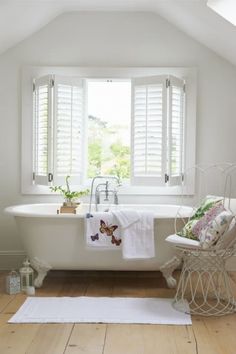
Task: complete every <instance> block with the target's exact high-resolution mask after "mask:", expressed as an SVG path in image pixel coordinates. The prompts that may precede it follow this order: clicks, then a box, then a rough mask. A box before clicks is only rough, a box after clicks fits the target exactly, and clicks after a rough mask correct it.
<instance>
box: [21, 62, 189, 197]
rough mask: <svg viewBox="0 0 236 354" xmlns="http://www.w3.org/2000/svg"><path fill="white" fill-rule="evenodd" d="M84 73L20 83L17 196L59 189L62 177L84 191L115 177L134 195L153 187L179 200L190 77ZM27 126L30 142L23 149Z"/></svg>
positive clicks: (165, 72) (31, 76) (50, 73)
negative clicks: (95, 180) (98, 179)
mask: <svg viewBox="0 0 236 354" xmlns="http://www.w3.org/2000/svg"><path fill="white" fill-rule="evenodd" d="M89 70H90V69H89V68H88V69H86V70H84V73H83V70H82V69H78V71H80V72H79V73H78V72H76V71H77V70H76V69H72V71H73V75H72V73H71V72H69V74H67V73H66V71H68V69H67V70H66V69H65V70H64V71H65V72H63V68H61V69H59V70H56V71H59V72H55V69H54V70H52V69H50V68H48V69H47V70H46V71H47V75H40V71H42V73H44V71H45V69H44V70H37V69H32V70H30V73H29V72H27V74H24V75H23V101H22V109H23V129H22V133H23V135H22V167H23V166H24V165H25V164H26V165H27V168H26V171H25V169H24V171H23V168H22V184H23V186H24V188H23V189H24V190H25V189H27V190H28V191H29V193H32V192H33V190H34V191H35V190H36V189H37V188H38V187H39V188H41V187H40V186H43V185H44V186H47V185H51V184H62V183H64V180H65V176H67V175H70V176H71V177H72V183H74V184H76V185H82V184H85V183H86V181H87V180H88V179H89V178H92V177H94V176H95V175H97V174H116V175H118V176H120V177H121V178H122V179H123V180H126V182H127V185H129V187H130V188H131V190H133V192H134V193H138V194H139V190H140V191H141V190H142V191H143V193H144V189H145V188H149V190H150V188H151V187H156V188H157V190H156V191H155V192H156V193H160V194H179V193H180V189H178V188H177V189H176V187H177V186H180V184H181V181H182V179H183V178H184V176H183V171H184V169H186V168H187V167H189V166H191V165H193V164H194V155H195V98H194V94H195V72H194V71H191V70H190V69H185V70H184V69H182V73H181V70H178V69H164V68H163V69H159V70H158V69H149V70H147V73H146V75H145V76H144V75H143V72H145V69H139V70H138V69H126V70H124V69H123V70H117V69H109V70H108V72H109V74H111V73H113V75H114V76H110V75H109V76H108V75H106V76H105V75H101V76H100V77H99V74H98V73H97V71H96V70H95V69H94V70H95V72H96V75H94V77H93V75H92V74H93V73H92V71H93V70H91V73H90V74H89V75H88V72H89ZM86 71H87V72H86ZM98 71H99V70H98ZM100 71H102V69H101V70H100ZM119 71H120V72H119ZM122 71H123V73H122ZM132 71H133V72H132ZM178 71H179V73H178ZM35 72H37V74H35ZM105 72H106V70H105ZM108 72H107V74H108ZM183 72H185V75H183ZM186 72H187V73H188V75H186ZM62 73H63V74H62ZM86 74H87V75H86ZM154 74H155V75H154ZM29 81H31V83H32V81H33V85H32V86H33V89H32V93H31V110H30V109H29V103H30V97H29V95H28V94H29ZM26 85H27V89H26ZM27 91H28V94H27ZM27 103H28V108H27ZM30 112H32V113H30ZM187 113H188V114H187ZM27 121H28V123H29V125H30V127H31V129H32V130H31V134H32V132H33V134H32V139H28V142H25V139H24V136H25V135H26V134H27V133H28V134H30V129H29V126H27ZM29 140H30V141H29ZM30 144H31V151H32V156H31V158H32V163H31V167H30V164H29V163H27V161H26V155H28V157H29V152H27V153H26V147H27V146H28V147H29V145H30ZM186 145H187V146H188V149H186ZM30 168H31V172H30ZM29 172H30V174H31V177H30V176H29ZM26 179H27V181H26ZM29 182H30V187H29ZM27 183H28V187H27V188H25V186H26V185H27ZM138 186H140V187H138ZM45 188H46V187H44V192H45V193H47V189H48V188H46V189H45ZM130 188H129V190H130ZM41 190H42V188H41ZM131 190H130V191H131Z"/></svg>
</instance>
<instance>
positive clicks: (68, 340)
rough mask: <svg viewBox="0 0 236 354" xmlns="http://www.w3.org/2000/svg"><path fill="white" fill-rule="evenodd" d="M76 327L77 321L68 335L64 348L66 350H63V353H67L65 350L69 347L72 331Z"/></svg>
mask: <svg viewBox="0 0 236 354" xmlns="http://www.w3.org/2000/svg"><path fill="white" fill-rule="evenodd" d="M74 328H75V323H73V326H72V328H71V331H70V334H69V336H68V339H67V342H66V345H65V349H64V351H63V354H65V352H66V350H67V348H68V344H69V342H70V339H71V335H72V333H73V330H74Z"/></svg>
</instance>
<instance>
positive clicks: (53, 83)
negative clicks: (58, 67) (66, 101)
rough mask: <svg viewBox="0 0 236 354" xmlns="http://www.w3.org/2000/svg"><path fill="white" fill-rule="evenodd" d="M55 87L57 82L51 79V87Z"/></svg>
mask: <svg viewBox="0 0 236 354" xmlns="http://www.w3.org/2000/svg"><path fill="white" fill-rule="evenodd" d="M54 85H55V80H54V79H51V80H50V86H51V87H54Z"/></svg>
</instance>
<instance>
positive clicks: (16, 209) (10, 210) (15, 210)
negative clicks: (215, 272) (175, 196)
mask: <svg viewBox="0 0 236 354" xmlns="http://www.w3.org/2000/svg"><path fill="white" fill-rule="evenodd" d="M43 205H45V206H50V207H52V206H55V210H56V209H58V208H60V206H61V203H28V204H16V205H12V206H8V207H6V208H5V209H4V213H5V214H7V215H11V216H14V217H28V218H60V219H61V218H62V219H63V218H65V219H70V218H74V219H75V218H79V219H81V218H85V216H86V213H87V212H88V210H87V211H82V212H78V213H76V214H69V213H68V214H67V213H63V214H56V213H55V214H53V213H46V212H45V213H39V212H30V211H28V210H22V209H24V208H29V207H30V206H32V207H38V206H40V207H42V206H43ZM84 205H85V206H87V207H89V204H87V203H84ZM121 205H122V206H125V205H126V204H121ZM133 205H134V206H136V205H138V206H143V207H144V210H145V206H149V207H150V206H155V207H161V206H165V207H171V208H173V207H175V208H176V212H175V215H174V216H172V215H167V214H166V215H163V214H162V215H158V213H157V214H154V217H155V218H159V219H175V218H187V217H190V216H191V215H192V212H193V207H191V206H187V205H177V204H127V207H130V206H133ZM129 210H130V209H129ZM140 210H141V209H140ZM180 210H182V211H185V212H186V213H187V214H186V213H184V212H183V213H182V214H181V215H179V216H178V215H177V213H178V212H179V211H180Z"/></svg>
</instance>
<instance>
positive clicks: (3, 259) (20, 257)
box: [0, 250, 236, 271]
mask: <svg viewBox="0 0 236 354" xmlns="http://www.w3.org/2000/svg"><path fill="white" fill-rule="evenodd" d="M26 255H27V254H26V252H25V251H24V250H22V251H20V250H11V251H0V270H12V269H19V268H20V267H21V266H22V263H23V261H24V259H25V257H26ZM227 269H228V270H229V271H236V255H235V256H233V257H231V258H230V259H229V260H228V261H227Z"/></svg>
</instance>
